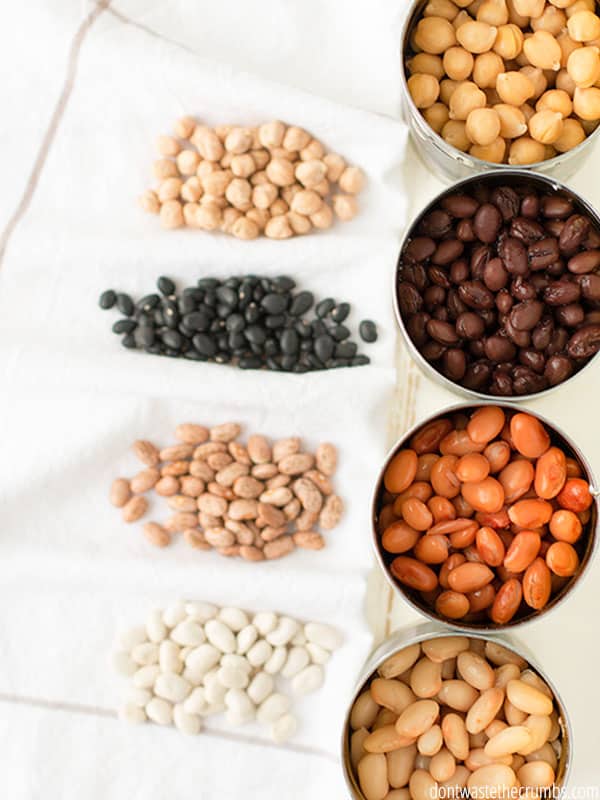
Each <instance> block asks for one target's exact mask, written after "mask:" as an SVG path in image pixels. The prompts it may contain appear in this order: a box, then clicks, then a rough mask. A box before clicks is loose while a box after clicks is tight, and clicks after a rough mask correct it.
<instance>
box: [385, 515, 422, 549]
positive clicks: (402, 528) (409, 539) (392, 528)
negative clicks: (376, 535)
mask: <svg viewBox="0 0 600 800" xmlns="http://www.w3.org/2000/svg"><path fill="white" fill-rule="evenodd" d="M418 541H419V532H418V531H416V530H415V529H414V528H411V527H410V525H408V524H407V523H406V522H404V521H402V520H398V521H397V522H393V523H392V524H391V525H389V526H388V527H387V528H386V529H385V531H384V533H383V536H382V538H381V543H382V545H383V548H384V550H386V551H387V552H388V553H407V552H408V551H409V550H412V548H413V547H414V546H415V544H416V543H417V542H418Z"/></svg>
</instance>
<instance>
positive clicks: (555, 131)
mask: <svg viewBox="0 0 600 800" xmlns="http://www.w3.org/2000/svg"><path fill="white" fill-rule="evenodd" d="M562 129H563V118H562V115H561V114H559V113H558V112H557V111H550V109H544V110H543V111H537V112H536V113H535V114H534V115H533V117H532V118H531V119H530V120H529V133H530V134H531V138H532V139H535V140H536V142H541V143H542V144H553V143H554V142H555V141H556V140H557V139H558V137H559V136H560V135H561V133H562Z"/></svg>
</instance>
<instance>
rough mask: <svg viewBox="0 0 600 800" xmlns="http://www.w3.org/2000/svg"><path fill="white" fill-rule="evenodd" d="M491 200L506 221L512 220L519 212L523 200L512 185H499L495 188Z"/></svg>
mask: <svg viewBox="0 0 600 800" xmlns="http://www.w3.org/2000/svg"><path fill="white" fill-rule="evenodd" d="M491 201H492V203H493V204H494V205H495V206H496V208H497V209H498V211H499V212H500V213H501V214H502V219H503V220H504V222H510V220H511V219H512V218H513V217H516V216H517V214H518V213H519V208H520V205H521V201H520V198H519V195H518V194H517V193H516V192H515V190H514V189H511V187H510V186H499V187H498V188H497V189H494V191H493V193H492V197H491Z"/></svg>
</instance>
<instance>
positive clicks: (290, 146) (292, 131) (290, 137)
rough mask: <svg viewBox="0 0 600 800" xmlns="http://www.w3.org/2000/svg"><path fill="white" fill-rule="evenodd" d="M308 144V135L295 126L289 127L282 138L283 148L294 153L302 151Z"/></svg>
mask: <svg viewBox="0 0 600 800" xmlns="http://www.w3.org/2000/svg"><path fill="white" fill-rule="evenodd" d="M309 142H310V134H309V133H307V132H306V131H305V130H304V129H303V128H299V127H298V126H297V125H290V127H289V128H288V129H287V131H286V132H285V136H284V137H283V148H284V149H285V150H289V151H290V152H292V153H295V152H297V151H299V150H302V149H304V148H305V147H306V146H307V145H308V143H309Z"/></svg>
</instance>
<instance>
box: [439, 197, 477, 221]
mask: <svg viewBox="0 0 600 800" xmlns="http://www.w3.org/2000/svg"><path fill="white" fill-rule="evenodd" d="M441 206H442V208H443V209H444V211H447V212H448V213H449V214H451V215H452V216H453V217H457V218H459V219H463V218H465V217H472V216H473V214H474V213H475V212H476V211H477V208H478V206H479V203H478V202H477V200H475V198H473V197H469V195H467V194H451V195H449V196H448V197H445V198H444V199H443V200H442V202H441Z"/></svg>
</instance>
